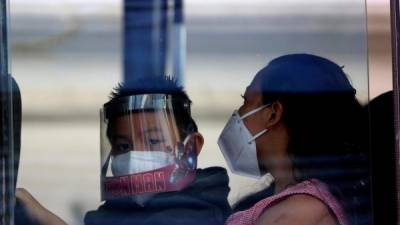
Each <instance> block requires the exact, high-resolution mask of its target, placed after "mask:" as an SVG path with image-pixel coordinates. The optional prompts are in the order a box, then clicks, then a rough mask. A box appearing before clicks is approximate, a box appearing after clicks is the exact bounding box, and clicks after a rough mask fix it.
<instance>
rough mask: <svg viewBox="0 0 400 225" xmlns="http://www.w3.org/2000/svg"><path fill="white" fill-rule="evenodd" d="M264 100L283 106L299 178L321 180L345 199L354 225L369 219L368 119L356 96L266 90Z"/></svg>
mask: <svg viewBox="0 0 400 225" xmlns="http://www.w3.org/2000/svg"><path fill="white" fill-rule="evenodd" d="M263 101H264V104H268V103H272V102H274V101H279V102H281V104H282V105H283V122H284V123H285V125H286V126H287V129H288V133H289V147H288V154H289V156H290V157H291V159H292V163H293V172H294V173H293V174H294V176H295V179H296V180H297V181H298V182H301V181H304V180H309V179H312V178H315V179H318V180H321V181H323V182H324V183H326V184H327V185H328V187H329V188H330V191H331V192H332V194H333V195H335V197H336V198H337V199H338V200H339V201H340V202H341V203H342V206H343V208H344V209H345V212H347V214H348V217H349V218H350V220H351V221H352V223H351V224H366V222H367V221H368V220H369V218H368V213H369V212H368V207H369V204H367V203H368V199H369V163H368V150H369V148H368V143H362V142H368V138H367V133H366V131H367V128H368V125H367V124H368V120H365V119H366V118H365V117H363V114H362V106H361V105H360V104H359V102H358V101H357V99H356V98H355V97H354V95H346V94H334V93H330V94H321V95H315V94H314V95H313V94H288V95H282V94H274V93H268V92H265V93H263ZM363 127H364V128H363ZM361 220H362V223H359V222H361ZM365 220H367V221H365ZM356 221H358V222H356Z"/></svg>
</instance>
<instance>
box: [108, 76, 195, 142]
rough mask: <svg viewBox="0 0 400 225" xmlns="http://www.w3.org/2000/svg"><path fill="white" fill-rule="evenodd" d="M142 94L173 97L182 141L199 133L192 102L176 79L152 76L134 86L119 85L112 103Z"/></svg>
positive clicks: (173, 105) (113, 94) (138, 80)
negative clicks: (190, 135) (193, 115)
mask: <svg viewBox="0 0 400 225" xmlns="http://www.w3.org/2000/svg"><path fill="white" fill-rule="evenodd" d="M140 94H168V95H170V96H171V98H172V107H173V113H174V117H175V120H176V123H177V126H178V129H179V134H180V137H181V139H184V138H185V137H186V136H187V135H188V134H191V133H193V132H197V131H198V128H197V125H196V122H195V121H194V120H193V118H192V116H191V110H190V107H191V104H192V101H191V100H190V98H189V96H188V95H187V94H186V92H185V91H184V89H183V87H182V86H179V85H178V84H177V81H176V80H175V79H173V78H171V77H169V76H151V77H144V78H141V79H137V80H135V82H134V83H133V84H126V83H119V84H118V85H117V87H115V88H114V89H113V91H112V93H111V95H110V98H111V100H110V102H113V101H117V100H118V99H120V98H122V97H126V96H131V95H140Z"/></svg>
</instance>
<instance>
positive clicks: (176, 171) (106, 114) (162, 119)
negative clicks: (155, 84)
mask: <svg viewBox="0 0 400 225" xmlns="http://www.w3.org/2000/svg"><path fill="white" fill-rule="evenodd" d="M173 101H181V102H173ZM173 103H177V104H179V105H180V106H183V107H184V109H185V110H188V112H190V109H189V107H190V103H189V102H188V101H184V100H180V99H178V100H176V99H172V96H171V95H165V94H144V95H133V96H127V97H122V98H120V99H117V100H112V101H110V102H109V103H106V104H105V105H104V108H103V110H101V168H102V169H101V194H102V200H110V199H115V198H120V197H128V196H134V195H142V194H148V193H160V192H169V191H179V190H182V189H183V188H185V187H187V186H188V185H190V184H191V183H192V181H193V179H194V177H195V171H196V167H197V150H196V149H195V148H196V143H195V139H194V138H193V139H192V135H188V136H186V137H185V139H184V140H183V141H182V140H181V138H180V135H179V130H178V125H177V123H176V120H175V116H174V115H175V114H174V108H173V105H174V104H173Z"/></svg>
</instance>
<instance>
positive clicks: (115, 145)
mask: <svg viewBox="0 0 400 225" xmlns="http://www.w3.org/2000/svg"><path fill="white" fill-rule="evenodd" d="M138 84H140V86H138V87H128V86H124V85H122V86H119V87H117V88H116V89H115V91H114V93H113V94H112V98H111V100H110V101H109V102H108V103H106V104H105V105H104V107H103V109H102V112H101V124H102V125H101V140H102V141H101V142H102V143H101V159H102V163H101V165H102V169H101V191H102V200H105V203H104V204H103V205H102V206H100V208H99V209H98V210H95V211H91V212H88V213H87V214H86V216H85V224H86V225H106V224H119V225H124V224H135V225H162V224H165V225H167V224H168V225H178V224H179V225H180V224H182V225H184V224H185V225H186V224H208V225H219V224H224V222H225V220H226V218H227V217H228V215H229V214H230V205H229V203H228V201H227V196H228V193H229V190H230V189H229V186H228V183H229V178H228V176H227V173H226V170H225V169H223V168H219V167H212V168H206V169H197V156H198V154H199V153H200V151H201V148H202V145H203V137H202V135H201V134H200V133H199V132H198V130H197V125H196V123H195V122H194V120H193V119H192V117H191V114H190V105H191V101H190V99H189V98H188V96H187V95H186V93H185V92H184V91H183V90H182V88H180V87H178V86H177V85H176V83H175V81H173V80H171V79H169V78H168V77H154V78H152V79H149V78H147V79H146V80H145V81H143V82H138Z"/></svg>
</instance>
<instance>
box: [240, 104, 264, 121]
mask: <svg viewBox="0 0 400 225" xmlns="http://www.w3.org/2000/svg"><path fill="white" fill-rule="evenodd" d="M270 106H271V104H267V105H263V106H260V107H258V108H256V109H253V110H251V111H249V112H247V113H245V114H244V115H243V116H241V117H240V119H242V120H243V119H246V118H247V117H249V116H251V115H253V114H254V113H256V112H258V111H261V110H263V109H265V108H267V107H270Z"/></svg>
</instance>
